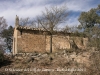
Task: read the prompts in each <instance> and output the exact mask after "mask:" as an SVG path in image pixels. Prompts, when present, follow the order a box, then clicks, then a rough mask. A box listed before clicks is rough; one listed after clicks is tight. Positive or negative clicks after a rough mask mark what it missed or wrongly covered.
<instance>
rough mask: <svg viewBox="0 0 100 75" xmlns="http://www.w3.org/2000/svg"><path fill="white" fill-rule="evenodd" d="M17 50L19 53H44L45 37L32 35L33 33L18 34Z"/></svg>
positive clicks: (23, 32)
mask: <svg viewBox="0 0 100 75" xmlns="http://www.w3.org/2000/svg"><path fill="white" fill-rule="evenodd" d="M17 47H18V48H17V50H18V53H19V52H29V53H30V52H34V51H37V52H44V51H45V50H46V49H45V48H46V47H45V35H42V34H41V35H40V34H36V33H34V31H25V30H24V31H22V33H21V32H20V31H19V32H18V44H17Z"/></svg>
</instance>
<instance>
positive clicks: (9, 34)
mask: <svg viewBox="0 0 100 75" xmlns="http://www.w3.org/2000/svg"><path fill="white" fill-rule="evenodd" d="M13 30H14V28H13V27H12V26H9V27H8V29H4V30H3V31H2V34H1V35H2V37H3V38H5V42H6V47H7V48H6V49H7V50H10V52H11V50H12V41H13Z"/></svg>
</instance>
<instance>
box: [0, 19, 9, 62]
mask: <svg viewBox="0 0 100 75" xmlns="http://www.w3.org/2000/svg"><path fill="white" fill-rule="evenodd" d="M6 27H7V23H6V19H4V17H0V63H1V62H3V60H4V55H3V53H4V49H3V44H2V43H3V41H2V40H3V39H2V38H1V32H2V31H3V30H4V29H5V28H6Z"/></svg>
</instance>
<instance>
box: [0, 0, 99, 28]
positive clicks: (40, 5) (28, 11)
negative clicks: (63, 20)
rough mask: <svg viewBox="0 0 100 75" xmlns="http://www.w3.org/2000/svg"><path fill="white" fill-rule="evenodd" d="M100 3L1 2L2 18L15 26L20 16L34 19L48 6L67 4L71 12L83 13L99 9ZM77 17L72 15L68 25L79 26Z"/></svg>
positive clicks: (86, 0) (87, 0) (54, 0)
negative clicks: (16, 19) (17, 17)
mask: <svg viewBox="0 0 100 75" xmlns="http://www.w3.org/2000/svg"><path fill="white" fill-rule="evenodd" d="M99 3H100V1H99V0H97V1H95V4H94V0H0V16H4V18H6V20H7V22H8V25H13V26H14V22H15V16H16V15H18V16H19V17H20V18H25V17H29V18H33V17H36V16H37V15H41V11H44V9H45V7H48V6H55V5H57V6H60V5H63V4H66V5H67V7H68V10H69V11H73V13H72V14H75V13H74V12H79V13H80V12H82V11H88V10H90V9H91V8H93V7H97V5H98V4H99ZM79 13H78V14H77V15H76V14H75V15H76V16H73V15H70V17H69V20H68V22H67V24H68V25H77V24H78V23H79V22H78V21H77V18H78V17H79Z"/></svg>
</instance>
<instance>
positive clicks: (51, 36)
mask: <svg viewBox="0 0 100 75" xmlns="http://www.w3.org/2000/svg"><path fill="white" fill-rule="evenodd" d="M50 53H52V34H51V35H50Z"/></svg>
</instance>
